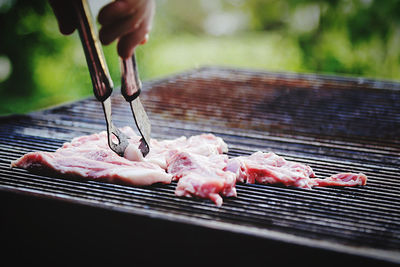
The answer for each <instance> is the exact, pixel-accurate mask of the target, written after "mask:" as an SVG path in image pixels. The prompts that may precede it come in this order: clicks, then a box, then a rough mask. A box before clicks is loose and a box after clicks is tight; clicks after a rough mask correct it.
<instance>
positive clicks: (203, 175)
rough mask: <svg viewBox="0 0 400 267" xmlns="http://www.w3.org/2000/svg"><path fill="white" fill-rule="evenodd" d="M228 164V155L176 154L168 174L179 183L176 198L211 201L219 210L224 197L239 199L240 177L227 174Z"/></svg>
mask: <svg viewBox="0 0 400 267" xmlns="http://www.w3.org/2000/svg"><path fill="white" fill-rule="evenodd" d="M227 162H228V156H227V155H218V154H216V155H211V156H208V157H207V156H203V155H201V154H195V153H188V152H178V153H176V154H174V156H173V157H171V158H169V159H168V161H167V165H168V169H167V171H168V173H170V174H172V175H173V179H174V180H178V184H177V186H176V190H175V194H176V195H177V196H186V197H200V198H208V199H211V200H212V201H213V202H214V203H215V204H216V205H217V206H221V205H222V202H223V200H222V196H225V197H236V188H235V184H236V175H235V174H234V173H232V172H227V171H225V170H224V169H225V167H226V164H227Z"/></svg>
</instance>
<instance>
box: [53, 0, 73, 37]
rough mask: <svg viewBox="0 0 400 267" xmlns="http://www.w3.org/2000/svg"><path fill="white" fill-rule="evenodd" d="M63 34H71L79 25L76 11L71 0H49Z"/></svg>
mask: <svg viewBox="0 0 400 267" xmlns="http://www.w3.org/2000/svg"><path fill="white" fill-rule="evenodd" d="M49 2H50V6H51V8H52V9H53V11H54V14H55V16H56V18H57V21H58V27H59V29H60V32H61V33H62V34H71V33H73V32H74V31H75V29H76V27H77V22H76V16H75V11H74V9H73V6H72V5H71V3H70V2H69V1H60V0H49Z"/></svg>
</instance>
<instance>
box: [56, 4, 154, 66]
mask: <svg viewBox="0 0 400 267" xmlns="http://www.w3.org/2000/svg"><path fill="white" fill-rule="evenodd" d="M49 1H50V5H51V7H52V8H53V11H54V14H55V15H56V18H57V20H58V25H59V28H60V32H61V33H63V34H71V33H73V32H74V31H75V29H76V27H77V22H76V18H75V15H74V14H75V12H74V9H73V6H72V4H71V3H70V2H71V1H68V0H49ZM154 12H155V2H154V0H116V1H114V2H111V3H109V4H107V5H106V6H104V7H103V8H102V9H101V10H100V12H99V16H98V21H99V23H100V25H101V26H102V27H101V29H100V32H99V38H100V41H101V42H102V43H103V44H105V45H107V44H110V43H112V42H113V41H114V40H116V39H118V46H117V49H118V54H119V55H120V56H121V57H122V58H124V59H126V58H129V57H130V56H132V54H133V52H134V49H135V48H136V47H137V46H138V45H139V44H144V43H146V42H147V40H148V36H149V35H148V34H149V32H150V30H151V26H152V21H153V16H154Z"/></svg>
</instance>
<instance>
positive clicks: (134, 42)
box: [117, 23, 150, 59]
mask: <svg viewBox="0 0 400 267" xmlns="http://www.w3.org/2000/svg"><path fill="white" fill-rule="evenodd" d="M149 31H150V28H149V25H148V24H147V23H142V24H141V25H140V27H139V29H138V30H137V31H134V32H131V33H129V34H127V35H124V36H123V37H121V38H120V39H119V41H118V46H117V49H118V54H119V55H120V57H122V58H124V59H126V58H129V57H131V56H132V54H133V51H134V50H135V48H136V46H138V45H139V44H140V43H141V42H142V41H143V40H144V39H145V38H146V37H145V36H146V34H148V33H149Z"/></svg>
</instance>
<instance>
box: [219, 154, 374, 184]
mask: <svg viewBox="0 0 400 267" xmlns="http://www.w3.org/2000/svg"><path fill="white" fill-rule="evenodd" d="M225 170H226V171H230V172H233V173H235V175H236V179H237V182H241V183H244V182H247V183H251V184H253V183H260V184H282V185H285V186H295V187H300V188H307V189H311V188H312V187H313V186H356V185H365V184H366V183H367V176H365V175H364V174H362V173H358V174H357V173H339V174H335V175H332V176H331V177H328V178H325V179H320V178H314V177H315V174H314V171H313V170H312V169H311V167H310V166H308V165H305V164H302V163H298V162H293V161H288V160H285V159H284V158H283V157H280V156H278V155H276V154H274V153H272V152H269V153H263V152H256V153H254V154H252V155H250V156H248V157H236V158H232V159H230V160H229V161H228V164H227V166H226V168H225Z"/></svg>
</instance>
